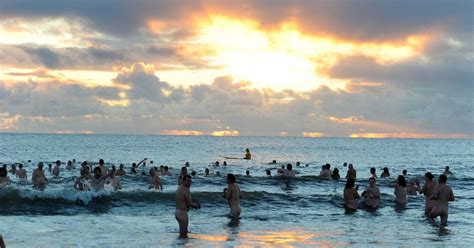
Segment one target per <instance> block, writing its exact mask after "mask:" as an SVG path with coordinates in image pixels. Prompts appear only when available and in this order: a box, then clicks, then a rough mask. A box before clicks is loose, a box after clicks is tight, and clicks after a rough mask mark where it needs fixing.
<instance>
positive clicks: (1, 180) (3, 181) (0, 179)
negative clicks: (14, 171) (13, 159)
mask: <svg viewBox="0 0 474 248" xmlns="http://www.w3.org/2000/svg"><path fill="white" fill-rule="evenodd" d="M10 182H11V181H10V178H9V177H8V170H7V169H6V168H4V167H2V168H0V188H3V187H6V186H8V185H10Z"/></svg>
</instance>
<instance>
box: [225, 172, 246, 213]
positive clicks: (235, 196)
mask: <svg viewBox="0 0 474 248" xmlns="http://www.w3.org/2000/svg"><path fill="white" fill-rule="evenodd" d="M242 197H243V196H242V191H240V188H239V186H238V185H237V183H236V182H235V176H234V174H227V188H224V198H225V199H227V201H228V202H229V207H230V215H231V216H232V218H238V217H239V216H240V199H241V198H242Z"/></svg>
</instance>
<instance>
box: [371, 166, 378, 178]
mask: <svg viewBox="0 0 474 248" xmlns="http://www.w3.org/2000/svg"><path fill="white" fill-rule="evenodd" d="M370 175H371V177H373V178H377V174H376V170H375V167H372V168H370Z"/></svg>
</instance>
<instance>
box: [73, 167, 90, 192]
mask: <svg viewBox="0 0 474 248" xmlns="http://www.w3.org/2000/svg"><path fill="white" fill-rule="evenodd" d="M74 188H75V189H76V190H79V191H87V190H89V172H88V171H87V170H81V175H80V176H79V177H77V178H76V181H75V182H74Z"/></svg>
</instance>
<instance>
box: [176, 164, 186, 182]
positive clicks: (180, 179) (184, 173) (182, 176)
mask: <svg viewBox="0 0 474 248" xmlns="http://www.w3.org/2000/svg"><path fill="white" fill-rule="evenodd" d="M187 174H188V168H186V166H183V167H181V174H179V177H178V185H181V183H183V179H184V176H186V175H187Z"/></svg>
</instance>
